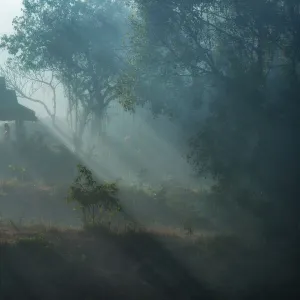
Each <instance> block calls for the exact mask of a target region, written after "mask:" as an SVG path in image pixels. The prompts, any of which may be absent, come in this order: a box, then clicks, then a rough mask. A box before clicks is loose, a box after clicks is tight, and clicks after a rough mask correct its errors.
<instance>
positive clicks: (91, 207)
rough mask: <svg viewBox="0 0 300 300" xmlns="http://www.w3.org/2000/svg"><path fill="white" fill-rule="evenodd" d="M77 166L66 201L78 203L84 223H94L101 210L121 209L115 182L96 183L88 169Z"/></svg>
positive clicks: (110, 211) (113, 210)
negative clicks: (75, 175)
mask: <svg viewBox="0 0 300 300" xmlns="http://www.w3.org/2000/svg"><path fill="white" fill-rule="evenodd" d="M77 168H78V173H79V174H78V176H77V177H76V178H75V180H74V182H73V184H72V185H71V187H70V189H69V195H68V198H67V201H68V202H76V203H77V204H78V207H79V209H80V210H81V212H82V217H83V223H84V225H88V224H90V223H92V224H95V222H96V220H97V216H99V215H100V214H101V212H109V213H112V212H118V211H120V210H121V207H120V201H119V199H118V198H117V193H118V187H117V184H116V183H115V182H113V183H108V182H104V183H98V182H97V181H96V180H95V179H94V177H93V174H92V172H91V171H90V170H89V169H87V168H86V167H84V166H82V165H78V166H77Z"/></svg>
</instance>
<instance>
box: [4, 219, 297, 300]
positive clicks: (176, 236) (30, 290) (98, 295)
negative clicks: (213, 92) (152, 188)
mask: <svg viewBox="0 0 300 300" xmlns="http://www.w3.org/2000/svg"><path fill="white" fill-rule="evenodd" d="M0 234H1V238H0V239H1V242H0V247H1V289H0V292H1V295H0V298H1V299H31V300H32V299H87V300H88V299H90V300H92V299H212V300H213V299H279V298H278V297H279V296H282V295H287V293H288V294H289V295H292V294H291V293H295V292H296V286H293V285H292V281H291V277H290V276H291V270H290V269H289V268H290V266H288V265H286V264H287V262H286V261H285V262H284V261H281V259H282V258H281V257H279V256H276V252H275V253H271V252H267V251H265V250H266V249H263V247H262V246H261V243H259V244H256V243H253V244H251V245H245V244H244V243H243V242H242V241H241V240H239V239H237V238H236V237H233V236H225V235H218V234H217V233H202V234H200V233H197V234H193V235H184V234H182V232H180V231H176V230H175V231H173V230H171V229H168V228H161V229H160V230H157V229H148V230H147V229H143V230H135V231H125V230H123V231H121V230H119V231H118V232H116V231H111V230H108V229H106V228H105V227H99V226H98V227H94V228H89V229H86V230H78V229H62V228H54V227H52V228H51V227H48V226H28V227H18V226H17V225H16V224H14V223H13V222H10V223H7V224H4V223H2V225H1V229H0ZM277 254H278V253H277ZM284 265H285V266H284ZM269 297H272V298H269Z"/></svg>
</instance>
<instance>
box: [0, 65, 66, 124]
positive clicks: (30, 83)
mask: <svg viewBox="0 0 300 300" xmlns="http://www.w3.org/2000/svg"><path fill="white" fill-rule="evenodd" d="M0 75H1V76H4V77H5V79H6V85H7V88H8V89H12V90H14V91H15V92H16V94H17V97H18V98H20V99H26V100H29V101H31V102H34V103H38V104H40V105H41V106H42V107H43V108H44V109H45V111H46V112H47V114H48V115H49V117H50V118H51V120H52V123H53V124H55V118H56V108H57V88H58V86H59V85H60V84H61V82H60V81H59V80H58V78H57V76H55V75H56V74H55V71H52V70H42V71H24V70H22V69H21V68H19V67H18V64H17V62H15V61H13V60H7V62H6V63H5V64H4V65H2V66H0ZM41 90H46V91H48V92H50V93H51V100H52V109H50V108H49V106H48V105H47V104H46V103H45V102H44V101H43V100H41V99H39V97H37V92H38V91H41Z"/></svg>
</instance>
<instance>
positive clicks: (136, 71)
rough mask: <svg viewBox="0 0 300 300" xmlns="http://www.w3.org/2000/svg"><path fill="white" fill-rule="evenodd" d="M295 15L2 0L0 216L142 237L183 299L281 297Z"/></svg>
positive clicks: (294, 184)
mask: <svg viewBox="0 0 300 300" xmlns="http://www.w3.org/2000/svg"><path fill="white" fill-rule="evenodd" d="M299 19H300V7H299V4H298V3H297V2H295V1H288V0H286V1H276V0H275V1H261V2H259V1H253V3H252V2H251V3H250V2H249V3H248V2H247V1H238V2H235V1H229V0H228V1H227V0H226V1H224V2H222V3H220V2H219V1H211V2H205V1H202V2H201V1H200V2H199V1H193V0H191V1H186V2H183V1H171V2H166V3H162V2H160V1H158V0H153V1H149V2H147V1H144V0H134V1H110V0H88V1H80V0H69V1H65V0H51V1H35V0H23V1H21V0H20V1H17V0H14V1H11V0H10V1H8V0H7V1H6V2H5V5H3V9H2V8H1V11H0V51H1V52H0V77H1V82H0V83H1V85H0V130H1V133H0V134H1V135H0V180H1V185H0V213H1V220H0V221H1V224H2V222H3V224H13V225H12V226H13V227H14V228H15V227H16V226H17V227H18V228H19V227H20V228H21V227H22V226H25V227H26V226H27V225H28V224H35V225H38V226H39V225H40V224H43V226H45V224H46V226H47V227H49V228H50V227H51V228H52V227H59V228H60V229H62V230H66V235H68V234H69V233H68V232H69V231H68V230H70V228H72V230H75V231H72V232H76V234H78V232H81V231H80V230H83V234H87V232H89V231H88V230H90V229H91V228H92V230H94V231H95V230H96V231H97V230H100V229H99V228H100V227H101V228H102V229H101V230H103V228H105V230H108V231H109V232H110V233H109V234H113V233H112V232H115V231H116V232H118V234H119V232H121V231H122V230H123V229H124V228H125V229H124V230H125V232H127V230H128V232H130V234H131V233H132V232H139V234H141V235H143V232H148V233H149V232H151V234H153V236H154V237H153V240H154V242H153V243H154V244H155V247H154V246H153V247H154V248H155V249H156V250H153V251H154V252H155V251H157V253H162V252H160V251H162V250H161V249H164V250H163V251H165V249H166V251H167V252H166V253H167V254H166V253H165V252H163V253H164V254H161V255H162V257H165V256H167V257H170V261H172V263H174V264H175V265H176V268H177V266H178V269H176V270H177V271H176V272H179V271H178V270H181V267H183V268H184V271H180V272H179V273H181V272H182V274H185V272H187V274H190V275H189V276H191V277H188V278H190V279H189V282H190V284H191V286H193V288H191V290H193V291H194V288H195V294H194V296H195V295H197V296H195V297H200V295H204V294H203V293H204V290H205V289H203V290H202V288H200V287H199V289H198V287H197V285H198V284H199V286H201V287H202V285H203V286H204V287H206V286H207V287H208V289H209V290H212V291H213V292H214V293H216V296H215V297H216V298H214V296H211V297H209V296H208V297H207V299H219V298H218V297H217V294H220V295H221V296H220V299H221V298H222V299H227V298H228V299H256V298H257V297H262V298H263V297H271V295H276V294H280V293H281V292H282V291H284V290H285V289H287V288H290V289H291V290H293V291H295V292H296V289H295V287H294V282H295V281H296V277H297V274H298V271H297V270H295V266H296V265H297V263H298V261H299V259H298V255H297V251H295V249H297V250H298V249H299V243H298V241H299V208H300V207H299V201H298V200H297V199H298V197H299V189H298V179H297V178H298V175H300V174H299V168H298V165H299V155H298V153H299V151H300V149H299V145H300V144H299V117H298V116H299V109H300V107H299V101H298V100H299V99H298V98H299V92H300V90H299V86H300V85H299V83H300V82H299V78H300V73H299V72H300V56H299V53H300V52H299V51H300V44H299V36H300V33H299V28H300V26H299ZM2 79H3V82H4V81H5V85H4V84H3V83H2ZM1 224H0V226H2V225H1ZM16 224H17V225H16ZM99 224H100V225H99ZM128 224H130V226H133V227H134V229H132V228H131V227H130V228H131V229H128V226H129V225H128ZM132 224H134V225H132ZM3 226H7V225H3ZM5 228H6V227H5ZM26 228H27V227H26ZM95 228H96V229H95ZM120 228H123V229H120ZM137 228H138V229H137ZM0 230H1V227H0ZM5 230H6V229H5ZM20 230H21V229H18V232H20ZM114 230H115V231H114ZM101 232H102V231H101ZM162 232H163V234H161V233H162ZM166 232H167V233H166ZM174 232H175V233H174ZM80 234H81V233H80ZM100 235H101V234H100ZM173 235H174V236H176V238H178V237H180V239H182V241H181V242H180V243H179V244H180V246H179V248H180V250H178V247H177V246H176V245H177V244H176V243H177V242H174V241H171V240H172V238H174V236H173ZM70 236H72V234H71V233H70ZM207 236H213V237H217V238H216V239H214V238H213V239H212V240H213V241H212V242H211V243H212V246H208V247H212V248H209V249H210V250H209V251H208V252H209V253H210V255H212V256H211V257H210V258H209V259H208V256H206V255H208V254H207V252H205V251H207V250H204V248H205V246H203V245H205V243H206V237H207ZM72 237H73V236H72ZM219 237H220V240H219ZM68 238H69V237H68ZM139 238H140V237H139ZM139 238H137V239H139ZM101 239H102V243H104V244H106V246H107V247H112V249H115V246H112V245H111V244H110V241H108V240H106V236H101ZM151 239H152V237H151ZM208 239H210V238H208ZM219 241H220V242H219ZM131 242H132V241H131ZM133 242H134V241H133ZM96 243H99V240H97V242H96ZM117 243H119V242H117ZM218 243H220V245H219V244H218ZM235 243H236V244H235ZM151 245H152V244H151ZM189 247H191V248H189ZM117 248H118V247H117ZM158 248H159V249H160V250H159V249H158ZM183 248H184V250H182V249H183ZM143 249H144V248H143V247H142V246H141V251H145V249H144V250H143ZM189 249H194V250H193V251H195V252H193V255H191V256H189V251H192V250H189ZM123 250H124V251H123ZM117 251H118V253H119V254H118V256H119V255H120V257H121V256H122V255H123V254H124V253H125V252H126V251H125V249H123V248H122V247H121V248H120V249H117ZM181 251H183V252H181ZM185 251H186V252H185ZM203 251H204V252H203ZM214 251H215V252H214ZM235 252H236V253H237V254H236V255H237V257H238V258H237V262H236V263H235V262H234V258H233V257H232V256H234V255H232V253H235ZM120 253H121V254H120ZM126 253H127V252H126ZM195 253H199V255H198V254H195ZM204 253H206V254H204ZM126 255H127V254H126ZM132 255H133V254H132ZM213 255H215V256H213ZM99 256H100V255H99ZM133 256H134V258H135V259H136V257H135V255H133ZM122 257H123V256H122ZM171 257H172V259H171ZM174 257H175V258H174ZM205 257H206V258H205ZM212 257H213V258H212ZM275 257H276V258H275ZM102 258H103V257H102ZM102 258H101V259H102ZM173 258H174V261H173ZM94 259H95V260H96V259H97V258H96V257H94ZM124 259H125V258H122V259H120V261H122V260H124ZM155 259H156V258H155ZM206 259H208V261H210V262H209V263H208V261H206ZM104 260H105V258H104ZM122 263H123V262H122ZM156 263H157V261H155V264H156ZM113 264H114V263H113ZM157 264H158V265H156V266H155V267H153V268H154V269H155V272H156V271H157V270H156V268H157V269H159V265H160V263H157ZM209 264H211V265H214V268H213V270H211V269H210V265H209ZM222 266H223V268H222ZM254 266H255V267H254ZM148 268H149V266H148ZM201 268H203V271H201V270H200V269H201ZM150 269H151V268H150ZM170 270H171V269H169V270H168V272H170V273H172V272H171V271H170ZM182 270H183V269H182ZM218 270H219V271H218ZM148 271H149V270H148ZM148 271H147V272H148ZM147 272H146V273H147ZM155 272H154V273H155ZM157 272H158V273H157V274H159V276H158V277H159V279H157V280H158V281H155V280H154V281H151V280H153V279H151V280H150V279H149V282H148V281H147V280H148V279H147V280H146V279H145V280H146V282H147V284H148V285H149V286H151V284H153V285H155V288H154V287H153V289H154V290H155V289H156V284H158V285H159V286H160V288H159V290H164V291H165V289H166V290H167V291H166V295H167V296H168V297H169V296H170V297H171V295H173V296H174V295H176V293H177V292H174V293H173V292H172V291H173V288H174V282H176V280H175V279H174V278H175V277H174V278H173V277H172V275H170V274H169V275H166V277H168V276H170V278H173V279H170V282H171V281H172V284H171V286H172V287H171V288H170V289H167V287H166V286H167V282H168V284H169V281H168V280H169V279H166V278H165V277H164V275H163V271H157ZM260 272H261V274H262V275H261V276H258V275H257V274H258V273H260ZM147 274H148V273H147ZM176 274H177V273H176ZM274 274H276V275H274ZM148 275H149V274H148ZM152 276H153V275H152ZM160 276H161V277H160ZM174 276H175V275H174ZM176 276H177V275H176ZM154 277H155V276H154ZM162 278H164V279H162ZM230 278H231V279H230ZM143 280H144V279H143ZM160 280H161V281H160ZM178 280H179V279H178ZM194 280H195V286H194V285H193V284H194ZM33 281H34V280H33ZM109 281H111V280H109ZM154 282H155V283H154ZM157 282H159V283H157ZM147 284H146V285H147ZM129 285H130V284H129ZM179 285H180V291H179V290H178V293H180V296H178V297H179V299H192V296H188V295H190V294H189V291H187V289H185V288H184V285H185V284H184V283H180V284H179ZM49 289H50V288H49ZM120 289H121V287H120ZM53 293H54V292H53ZM172 293H173V294H172ZM282 293H283V292H282ZM54 294H55V293H54ZM54 294H53V295H54ZM83 294H84V295H86V294H85V292H83ZM283 294H284V293H283ZM283 294H282V295H283ZM59 295H60V297H62V296H61V295H62V294H59ZM141 295H142V294H141ZM141 295H139V296H140V297H142V296H141ZM159 295H160V296H161V294H159ZM92 296H95V295H92ZM160 296H157V297H160ZM153 297H154V296H151V297H150V298H149V299H154V298H155V297H154V298H153ZM162 297H163V296H162ZM190 297H191V298H190ZM171 298H172V297H171ZM171 298H170V299H171ZM173 298H174V297H173ZM262 298H261V299H262ZM58 299H61V298H58ZM91 299H94V298H91ZM128 299H133V298H131V297H130V296H128ZM157 299H160V298H157ZM166 299H169V298H166ZM259 299H260V298H259Z"/></svg>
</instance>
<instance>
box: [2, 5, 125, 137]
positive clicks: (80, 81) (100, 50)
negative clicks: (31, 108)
mask: <svg viewBox="0 0 300 300" xmlns="http://www.w3.org/2000/svg"><path fill="white" fill-rule="evenodd" d="M23 6H24V7H23V9H22V15H21V16H20V17H17V18H15V19H14V22H13V24H14V33H13V34H11V35H5V36H3V37H2V39H1V46H2V47H3V48H6V49H7V50H8V52H9V53H10V54H11V55H14V56H15V57H17V59H18V60H19V61H20V62H22V68H23V69H24V70H31V71H37V70H41V69H51V70H54V71H55V73H56V74H57V76H58V78H59V80H60V81H61V82H62V83H63V85H64V87H65V89H66V93H67V95H68V97H69V101H70V107H71V108H78V109H80V110H81V112H82V113H83V116H84V117H83V119H84V120H85V121H84V122H82V124H85V123H86V120H87V119H88V116H89V115H90V114H96V115H98V116H100V117H101V115H102V114H103V113H104V111H105V110H106V108H107V107H108V105H109V104H110V102H111V101H112V100H114V99H116V98H117V96H116V94H115V93H114V89H113V87H114V84H115V82H116V80H117V78H118V75H119V73H120V70H122V68H123V67H124V62H123V59H122V52H121V53H120V48H121V46H122V40H123V35H124V30H125V29H124V28H125V26H124V18H125V16H126V12H125V10H124V9H123V6H122V5H120V4H118V3H117V2H115V1H105V0H103V1H100V0H99V1H80V0H71V1H60V0H43V1H39V0H24V1H23ZM122 13H124V16H122ZM82 126H84V125H82ZM79 131H80V132H79V135H82V131H83V128H80V130H79Z"/></svg>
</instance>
